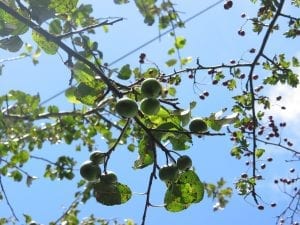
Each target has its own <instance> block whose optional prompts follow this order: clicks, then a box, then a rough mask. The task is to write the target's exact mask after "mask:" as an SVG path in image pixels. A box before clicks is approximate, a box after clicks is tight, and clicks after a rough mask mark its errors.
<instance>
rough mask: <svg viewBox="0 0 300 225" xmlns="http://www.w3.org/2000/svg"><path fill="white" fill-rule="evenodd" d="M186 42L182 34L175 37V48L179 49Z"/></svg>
mask: <svg viewBox="0 0 300 225" xmlns="http://www.w3.org/2000/svg"><path fill="white" fill-rule="evenodd" d="M185 44H186V39H185V38H184V37H182V36H178V37H176V38H175V44H174V45H175V48H177V49H181V48H183V47H184V46H185Z"/></svg>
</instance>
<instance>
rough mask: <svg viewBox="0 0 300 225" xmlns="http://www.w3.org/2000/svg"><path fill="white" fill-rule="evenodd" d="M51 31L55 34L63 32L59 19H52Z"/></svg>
mask: <svg viewBox="0 0 300 225" xmlns="http://www.w3.org/2000/svg"><path fill="white" fill-rule="evenodd" d="M49 32H50V33H51V34H54V35H59V34H61V32H62V26H61V22H60V20H59V19H55V20H53V21H51V23H50V25H49Z"/></svg>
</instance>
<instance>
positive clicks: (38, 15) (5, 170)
mask: <svg viewBox="0 0 300 225" xmlns="http://www.w3.org/2000/svg"><path fill="white" fill-rule="evenodd" d="M250 2H252V5H253V8H252V9H251V11H253V10H254V11H255V14H251V15H248V14H247V10H245V13H242V14H241V16H240V19H241V27H240V29H239V30H238V31H237V32H236V33H234V34H231V35H238V36H240V37H241V38H243V37H244V36H249V37H250V38H251V37H255V36H258V37H259V45H257V46H253V47H252V48H250V49H243V50H242V51H245V54H247V57H244V55H242V56H241V57H240V58H239V59H234V60H233V59H232V60H229V61H228V62H218V61H216V62H214V64H212V65H206V62H203V61H202V60H201V59H200V58H197V57H198V56H197V55H193V56H192V57H186V56H183V55H182V54H181V53H182V51H183V50H184V49H185V47H186V44H187V43H188V39H187V38H186V37H185V36H184V35H178V34H177V30H178V29H182V30H184V29H185V27H186V23H187V22H188V21H189V20H183V19H182V13H181V10H180V8H177V7H178V6H177V4H176V3H177V1H171V0H162V1H157V0H134V1H128V0H114V1H113V2H112V3H111V4H112V5H113V4H115V5H119V7H126V6H128V5H129V7H135V8H136V9H137V13H139V14H140V15H141V18H142V20H143V23H144V24H145V26H152V27H153V29H158V32H159V37H160V36H162V35H165V34H168V35H169V36H170V37H171V38H172V39H173V45H172V46H170V47H168V51H167V52H166V57H167V60H166V61H165V62H163V64H164V66H163V67H162V66H160V65H161V64H160V63H161V62H156V61H153V60H151V59H150V58H148V53H147V52H143V51H142V50H141V51H140V52H139V53H136V54H138V55H137V62H136V63H135V64H134V63H131V62H130V63H124V64H122V65H121V66H118V67H117V68H116V67H113V66H112V65H111V64H108V63H106V62H105V61H104V56H105V54H106V53H105V52H104V51H103V50H102V45H101V42H100V41H98V39H97V33H98V32H99V30H102V31H104V32H110V31H111V30H113V29H114V28H115V26H117V25H118V24H119V23H126V19H125V18H122V17H113V15H112V17H107V18H103V17H101V15H95V14H94V11H93V10H94V8H95V7H98V5H97V4H99V5H101V3H100V2H99V3H95V4H89V1H78V0H64V1H62V0H2V1H0V48H1V49H2V50H1V51H2V52H4V51H5V52H6V53H7V54H8V53H9V54H10V55H13V56H14V57H13V58H2V59H1V61H0V72H1V76H6V75H7V74H6V71H5V69H6V68H5V67H4V65H5V64H6V63H7V62H8V61H13V64H14V65H17V64H18V61H17V59H22V60H23V59H25V58H30V59H31V60H32V63H33V65H36V66H37V67H38V66H39V62H40V60H47V59H46V58H45V57H42V58H41V55H47V57H54V56H58V57H60V59H61V63H62V64H63V65H65V66H66V68H67V71H68V73H67V74H62V76H66V77H68V82H67V83H66V84H65V90H63V92H62V93H63V94H64V97H65V98H66V99H67V101H68V102H69V104H68V106H66V107H64V106H61V105H59V104H47V103H48V101H47V100H46V101H45V99H42V98H41V96H40V95H39V94H38V91H37V92H36V94H30V93H26V92H24V91H21V90H9V91H8V92H7V93H4V94H2V95H1V96H0V104H1V112H0V200H2V201H0V204H6V205H7V207H8V208H9V211H10V214H11V215H10V216H4V217H2V218H0V224H10V223H12V224H18V223H22V224H24V223H26V224H31V225H33V224H38V223H39V221H37V222H35V219H34V217H32V215H31V212H26V210H24V212H17V211H16V210H15V208H14V204H13V202H11V201H10V196H9V194H8V191H7V190H8V187H7V186H5V183H4V182H3V181H4V179H11V180H12V181H15V185H20V184H19V183H20V182H22V183H25V184H26V185H27V186H28V187H29V188H30V187H31V186H32V185H34V184H35V183H36V182H40V179H46V180H49V181H53V182H55V185H58V186H59V185H61V183H60V182H58V181H61V180H63V181H65V182H68V181H69V182H72V181H73V182H74V181H75V182H76V184H75V187H74V188H75V191H74V193H69V192H68V191H66V193H65V194H68V195H71V196H73V199H74V200H73V201H72V202H71V204H70V205H69V207H68V208H67V209H65V210H62V212H61V213H60V216H59V217H58V218H53V220H52V221H48V223H49V224H119V223H122V222H121V221H117V220H116V221H114V220H113V221H110V220H108V218H105V215H103V217H101V218H98V217H96V216H95V215H94V214H95V213H94V212H90V214H89V215H84V218H82V215H80V211H81V210H82V208H84V207H85V204H86V203H87V202H88V201H96V202H98V203H99V204H101V205H104V206H106V207H108V206H111V207H116V206H117V205H123V204H124V205H126V204H128V202H129V201H130V200H131V199H132V198H133V197H134V196H135V195H136V192H137V190H135V187H134V186H131V185H129V184H127V183H126V180H125V179H120V177H118V174H117V173H116V172H115V171H111V169H110V166H111V164H112V162H113V161H114V160H115V159H116V158H117V157H118V155H119V154H124V152H122V153H121V152H120V151H118V150H119V148H122V149H126V154H134V155H135V156H136V159H135V160H134V161H125V160H123V161H122V164H124V166H126V167H127V168H131V170H130V174H128V177H129V176H130V177H134V176H135V173H138V172H139V171H145V173H144V174H146V176H147V182H146V184H145V185H144V188H145V190H144V192H143V193H142V195H143V196H144V203H143V204H142V205H139V206H137V207H138V208H140V209H141V210H140V213H141V216H140V218H141V220H140V221H132V220H130V219H128V220H126V221H125V224H127V225H130V224H134V223H137V224H142V225H144V224H147V221H150V220H151V219H150V218H148V217H147V213H148V212H149V211H150V210H151V208H152V207H157V205H155V204H154V203H153V202H152V197H153V196H154V192H153V188H154V186H155V184H156V183H161V184H163V185H161V186H160V188H159V192H161V193H162V199H161V202H162V203H163V204H162V205H159V207H160V208H161V209H160V210H167V211H170V212H174V213H175V214H174V215H173V216H174V217H176V216H179V215H176V212H180V211H183V210H189V208H190V207H191V206H194V205H196V204H202V202H203V201H206V198H211V199H213V201H214V203H213V210H214V211H219V210H222V209H224V208H225V207H226V205H227V204H228V202H230V200H231V197H232V195H233V194H237V195H239V196H240V197H241V198H245V200H246V201H247V202H250V206H249V207H256V208H257V209H258V210H264V209H265V208H266V207H270V208H273V207H278V205H277V204H278V203H276V199H275V201H274V202H266V201H265V200H264V196H263V195H261V194H260V189H261V186H260V185H261V184H262V183H263V182H266V177H265V175H264V171H265V168H266V167H267V164H269V163H276V162H273V161H275V160H274V159H273V158H272V157H270V154H269V151H270V148H269V147H270V146H271V147H274V148H278V149H281V150H282V151H283V152H285V154H284V157H286V158H285V160H286V163H293V164H295V165H297V163H299V159H300V152H299V150H298V149H297V146H296V145H295V144H294V142H293V140H291V139H290V138H289V137H285V136H284V135H283V130H286V129H288V126H287V124H286V122H285V121H281V120H279V119H278V118H276V117H274V116H272V115H271V114H270V113H269V112H270V111H271V110H272V109H273V108H275V109H276V110H283V111H284V110H285V109H286V106H285V105H284V104H281V102H282V98H283V97H282V96H280V95H278V96H276V97H275V99H274V98H272V97H271V96H270V94H269V93H268V92H266V91H265V90H266V89H271V88H273V87H279V86H285V87H288V88H289V89H288V90H292V89H294V88H297V87H298V84H299V74H298V73H299V67H300V61H299V57H297V55H292V56H290V55H289V54H286V52H285V48H286V46H287V45H290V44H291V43H292V44H294V43H297V42H295V40H297V39H298V38H299V36H300V17H299V16H298V15H299V12H300V10H299V7H300V1H299V0H290V1H286V0H260V1H258V0H250ZM182 4H183V3H182ZM195 4H196V3H195ZM197 4H198V3H197ZM235 4H237V5H238V4H239V1H231V0H224V1H217V2H216V3H213V4H212V5H210V6H209V7H208V8H207V9H206V10H208V9H209V8H211V7H215V6H218V7H222V8H223V10H225V11H228V13H230V11H231V10H232V9H233V8H234V7H235ZM179 6H180V4H179ZM290 12H291V13H290ZM216 17H217V16H216ZM190 18H192V17H190ZM217 20H220V21H222V20H224V18H217ZM208 26H209V25H208ZM195 32H196V31H195ZM202 32H203V31H202ZM120 35H121V34H120ZM273 36H280V37H283V38H284V44H282V45H278V48H277V50H276V51H269V50H268V44H269V42H270V41H272V37H273ZM123 44H124V45H125V44H126V43H122V45H123ZM299 46H300V45H299V43H298V46H296V48H297V47H298V48H299ZM142 47H143V46H141V47H140V48H138V50H137V51H139V50H140V49H142ZM111 48H112V49H111V50H112V51H115V50H114V49H113V48H117V45H116V43H112V47H111ZM195 48H196V46H195ZM272 50H273V49H272ZM298 51H299V49H298ZM134 52H136V51H134ZM124 57H126V55H125V56H124ZM52 66H53V65H50V64H49V66H48V67H49V69H50V70H51V67H52ZM24 70H26V68H24ZM24 76H26V72H25V71H24ZM203 77H205V79H206V82H207V81H208V83H209V85H207V86H206V87H205V89H203V88H201V82H202V80H203V79H204V78H203ZM186 87H189V89H193V91H194V94H195V96H197V101H191V102H188V103H187V102H186V99H185V98H184V97H182V96H184V93H185V88H186ZM216 87H217V88H218V92H220V96H221V97H222V98H224V105H220V108H219V110H216V111H211V112H209V114H205V115H198V114H197V113H195V112H199V111H197V108H198V107H201V106H202V105H203V102H206V103H207V104H210V95H211V93H213V92H216V91H217V90H216V89H215V88H216ZM49 88H50V87H49ZM38 89H39V86H38V84H37V85H36V90H38ZM273 97H274V96H273ZM212 101H213V100H212ZM278 108H279V109H278ZM219 137H222V138H224V139H222V140H225V139H226V140H229V141H230V142H231V148H230V149H222V148H223V145H222V143H220V147H219V148H221V149H219V151H218V153H217V154H224V155H228V154H229V155H230V156H231V157H232V158H235V159H236V160H239V161H242V162H244V161H245V162H246V163H245V165H244V164H243V166H241V167H242V168H241V170H244V171H246V172H244V173H240V171H237V173H236V174H234V175H233V176H234V177H237V178H236V179H235V182H234V183H230V182H227V181H226V179H224V174H222V172H223V171H220V179H219V180H218V181H216V182H215V183H214V182H212V181H209V180H205V179H202V176H201V174H205V173H208V174H209V171H199V170H198V169H197V166H195V165H196V163H195V162H196V161H197V158H195V156H194V154H193V156H192V155H191V154H190V151H191V150H192V149H195V148H197V143H198V142H199V141H201V142H206V141H207V140H208V139H213V140H214V139H215V140H219V139H218V138H219ZM55 145H64V146H67V145H68V146H69V147H68V149H70V151H67V152H61V153H58V154H56V155H55V157H56V160H54V161H53V160H52V159H50V158H48V157H47V154H48V153H43V152H44V151H45V149H49V148H51V147H53V146H55ZM100 146H101V147H100ZM197 154H198V155H201V157H205V154H203V153H200V152H199V153H197ZM82 155H84V157H85V158H82ZM79 156H80V157H79ZM205 160H206V161H210V160H211V163H213V159H210V158H207V159H205ZM33 162H35V163H37V162H39V163H41V165H40V164H39V165H38V166H36V165H33V164H35V163H33ZM279 165H280V163H279ZM224 166H225V167H226V166H228V164H226V162H224ZM229 166H230V165H229ZM32 167H34V168H37V167H38V168H39V169H38V170H39V171H41V170H42V175H43V177H42V178H41V177H39V179H37V174H35V172H34V170H33V169H31V168H32ZM289 173H290V176H289V177H286V178H280V177H279V178H276V179H275V180H271V181H270V180H269V181H268V182H271V183H273V182H274V183H275V184H277V185H278V186H279V187H280V188H281V190H282V195H285V196H287V197H288V201H287V202H286V203H285V204H281V205H280V207H281V208H282V210H281V213H280V214H279V215H277V217H276V218H275V219H274V224H284V223H285V224H299V222H300V213H299V210H300V205H299V202H300V190H299V181H300V178H299V174H298V173H299V171H298V173H297V170H296V169H295V168H294V167H293V168H292V169H290V171H289ZM268 179H269V178H268ZM45 188H47V187H46V186H45ZM156 190H157V189H156ZM20 192H21V191H20ZM26 204H30V203H26ZM26 204H25V203H24V206H25V205H26ZM41 204H43V203H41ZM19 215H22V216H23V217H20V216H19ZM0 216H2V215H0ZM117 216H118V212H116V217H117ZM164 223H166V222H164Z"/></svg>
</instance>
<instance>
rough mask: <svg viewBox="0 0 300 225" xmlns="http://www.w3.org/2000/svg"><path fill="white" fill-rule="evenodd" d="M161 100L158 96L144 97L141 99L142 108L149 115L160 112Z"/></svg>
mask: <svg viewBox="0 0 300 225" xmlns="http://www.w3.org/2000/svg"><path fill="white" fill-rule="evenodd" d="M159 109H160V102H159V100H157V99H156V98H144V99H143V100H142V101H141V110H142V112H143V113H145V114H147V115H155V114H157V113H158V112H159Z"/></svg>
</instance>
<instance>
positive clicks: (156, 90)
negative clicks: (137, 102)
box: [141, 78, 162, 98]
mask: <svg viewBox="0 0 300 225" xmlns="http://www.w3.org/2000/svg"><path fill="white" fill-rule="evenodd" d="M161 89H162V87H161V84H160V83H159V81H157V80H156V79H155V78H148V79H146V80H144V81H143V83H142V86H141V92H142V94H143V95H144V96H145V97H147V98H157V97H158V96H159V95H160V93H161Z"/></svg>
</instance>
